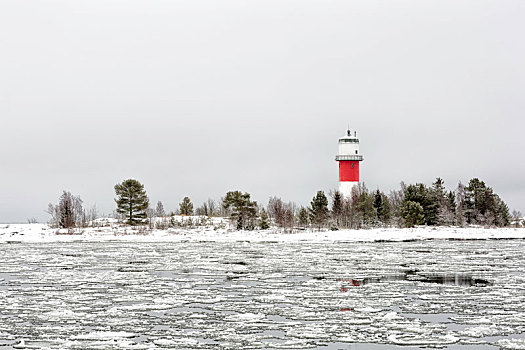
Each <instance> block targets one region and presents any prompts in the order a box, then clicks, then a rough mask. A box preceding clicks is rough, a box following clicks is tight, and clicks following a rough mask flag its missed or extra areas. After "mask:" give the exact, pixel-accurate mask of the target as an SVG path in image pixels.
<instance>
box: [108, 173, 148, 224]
mask: <svg viewBox="0 0 525 350" xmlns="http://www.w3.org/2000/svg"><path fill="white" fill-rule="evenodd" d="M115 193H116V195H117V197H118V198H116V199H115V202H116V203H117V212H118V213H119V214H123V215H124V216H125V218H126V221H127V223H128V224H129V225H136V224H142V223H143V222H144V220H145V219H146V217H147V215H146V211H147V209H148V207H149V199H148V196H147V195H146V191H145V190H144V185H143V184H141V183H140V182H138V181H137V180H134V179H128V180H125V181H123V182H122V183H120V184H117V185H115Z"/></svg>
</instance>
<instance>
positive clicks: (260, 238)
mask: <svg viewBox="0 0 525 350" xmlns="http://www.w3.org/2000/svg"><path fill="white" fill-rule="evenodd" d="M57 232H58V233H59V234H57ZM431 239H434V240H435V239H442V240H489V239H525V228H480V227H467V228H459V227H417V228H410V229H407V228H404V229H400V228H376V229H366V230H339V231H321V232H317V231H298V232H294V233H284V232H279V231H277V230H265V231H260V230H254V231H235V230H228V229H224V228H221V229H217V228H214V227H209V226H205V227H200V228H191V229H185V228H172V229H166V230H151V231H148V230H145V231H136V230H133V229H132V228H129V227H124V226H120V227H118V226H110V227H93V228H91V227H89V228H83V229H79V230H77V231H76V232H75V234H64V232H59V231H57V229H54V228H50V227H49V226H48V225H46V224H3V225H0V243H7V242H72V241H76V242H78V241H95V242H96V241H138V242H140V241H143V242H156V241H162V242H181V241H210V242H213V241H218V242H224V241H247V242H267V241H275V242H302V241H307V242H382V241H393V242H401V241H408V240H410V241H412V240H422V241H423V240H431Z"/></svg>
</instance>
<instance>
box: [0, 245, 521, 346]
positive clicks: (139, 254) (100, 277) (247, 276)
mask: <svg viewBox="0 0 525 350" xmlns="http://www.w3.org/2000/svg"><path fill="white" fill-rule="evenodd" d="M524 261H525V240H523V239H508V240H507V239H504V240H472V241H471V240H464V241H463V240H424V241H409V242H365V243H363V242H341V241H326V242H311V241H294V242H287V241H283V242H280V241H271V239H268V240H261V241H257V242H253V241H251V242H247V241H242V240H235V241H209V240H207V241H196V240H188V241H184V240H180V241H173V242H169V241H163V242H148V241H122V240H120V241H111V240H108V241H100V242H96V241H70V242H6V243H2V244H0V349H13V348H16V349H21V348H52V349H59V348H60V349H63V348H71V349H86V348H87V349H111V348H126V349H127V348H129V349H153V348H176V349H394V348H403V349H412V348H420V347H426V348H446V349H466V350H468V349H472V350H474V349H499V348H502V349H520V348H521V349H525V264H524Z"/></svg>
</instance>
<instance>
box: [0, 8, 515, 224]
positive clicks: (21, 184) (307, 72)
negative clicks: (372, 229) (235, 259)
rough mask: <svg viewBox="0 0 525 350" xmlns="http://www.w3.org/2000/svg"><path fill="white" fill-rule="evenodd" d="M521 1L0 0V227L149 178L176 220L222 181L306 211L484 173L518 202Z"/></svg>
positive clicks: (223, 186) (221, 187)
mask: <svg viewBox="0 0 525 350" xmlns="http://www.w3.org/2000/svg"><path fill="white" fill-rule="evenodd" d="M524 18H525V2H524V1H522V0H516V1H511V0H500V1H492V0H491V1H484V0H471V1H468V0H465V1H457V0H451V1H446V0H436V1H421V0H413V1H406V0H405V1H401V0H400V1H386V0H385V1H374V0H366V1H362V0H359V1H352V0H341V1H329V0H323V1H321V0H318V1H309V0H297V1H288V0H278V1H272V0H260V1H250V0H236V1H233V0H230V1H219V0H210V1H201V0H185V1H173V0H171V1H168V0H163V1H157V0H142V1H138V0H127V1H123V0H88V1H69V0H53V1H51V0H49V1H42V0H39V1H31V0H28V1H19V0H2V2H1V3H0V121H1V124H0V131H1V133H0V167H1V168H0V169H1V171H0V222H17V221H18V222H25V221H26V220H27V218H30V217H36V218H38V219H39V220H41V221H46V220H48V219H49V217H48V215H47V214H46V213H45V212H44V210H45V209H46V207H47V204H48V203H50V202H54V203H56V202H58V197H59V196H60V194H61V191H62V190H68V191H71V192H72V193H73V194H77V195H80V196H81V198H82V199H83V200H84V202H85V204H86V205H87V206H88V207H90V206H92V205H93V204H96V205H97V207H98V209H99V211H100V212H101V213H111V212H112V211H113V210H114V208H115V204H114V201H113V198H114V197H115V194H114V189H113V187H114V185H115V184H116V183H118V182H121V181H122V180H124V179H127V178H136V179H138V180H139V181H141V182H142V183H144V185H145V188H146V191H147V193H148V195H149V197H150V200H151V202H152V203H153V204H154V203H156V202H157V201H158V200H161V201H163V202H164V205H165V207H166V209H167V210H173V209H175V208H176V207H177V204H178V203H179V202H180V201H181V199H182V198H183V197H184V196H186V195H187V196H190V197H191V198H192V200H193V201H194V202H195V204H196V205H199V204H200V203H201V202H202V201H204V200H206V199H207V198H208V197H211V198H214V199H218V198H220V197H221V196H223V195H224V194H225V193H226V192H227V191H229V190H235V189H239V190H242V191H247V192H250V193H251V194H252V197H253V198H254V199H255V200H257V201H259V202H262V203H265V204H266V203H267V201H268V198H269V197H270V196H274V195H277V196H280V197H282V198H283V199H284V200H287V201H288V200H291V201H295V202H297V203H298V204H303V205H306V204H308V203H309V201H310V200H311V198H312V197H313V196H314V194H315V192H316V191H317V190H319V189H322V190H325V191H329V190H330V189H335V188H336V187H337V184H338V167H337V163H336V162H335V160H334V156H335V154H336V153H337V139H338V137H340V136H342V135H343V134H344V133H345V129H346V128H347V126H348V125H350V128H351V129H352V130H357V131H358V137H359V138H360V141H361V151H362V154H363V156H364V157H365V160H364V162H363V163H361V178H362V180H363V181H364V182H365V183H366V185H367V186H368V188H370V189H373V190H375V189H376V188H380V189H382V190H384V191H385V192H389V191H390V190H392V189H398V188H399V183H400V181H405V182H407V183H414V182H423V183H426V184H428V185H430V184H431V183H432V181H433V180H434V179H435V178H436V177H438V176H440V177H442V178H443V179H444V180H445V185H446V186H447V187H448V188H450V189H453V188H455V187H456V185H457V183H458V181H460V180H461V181H463V182H464V183H466V182H468V180H469V179H470V178H472V177H479V178H481V179H482V180H484V181H485V182H486V183H487V184H488V185H489V186H491V187H493V188H494V190H495V191H496V192H497V193H498V194H500V195H501V197H502V198H503V200H505V201H506V202H507V203H508V204H509V207H510V208H511V209H519V210H522V211H525V183H524V179H525V162H524V161H523V158H524V153H525V152H524V151H525V137H524V136H523V135H524V133H525V118H524V111H525V64H524V62H525V40H524V39H523V35H524V33H525V21H524Z"/></svg>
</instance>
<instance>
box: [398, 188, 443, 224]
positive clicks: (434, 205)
mask: <svg viewBox="0 0 525 350" xmlns="http://www.w3.org/2000/svg"><path fill="white" fill-rule="evenodd" d="M404 202H405V203H404V205H405V209H406V208H407V206H406V202H415V203H418V204H419V205H421V207H422V208H423V216H424V218H423V219H424V222H423V223H424V224H426V225H437V223H438V222H437V217H438V208H439V203H438V200H437V197H436V195H435V193H434V191H432V190H431V189H429V188H428V187H426V186H425V185H424V184H415V185H409V186H408V187H407V188H406V190H405V196H404ZM404 213H405V214H406V213H407V212H406V210H405V211H404ZM404 219H405V220H406V217H404Z"/></svg>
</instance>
